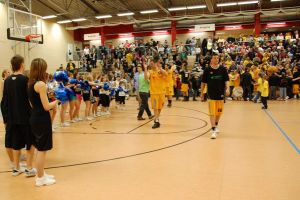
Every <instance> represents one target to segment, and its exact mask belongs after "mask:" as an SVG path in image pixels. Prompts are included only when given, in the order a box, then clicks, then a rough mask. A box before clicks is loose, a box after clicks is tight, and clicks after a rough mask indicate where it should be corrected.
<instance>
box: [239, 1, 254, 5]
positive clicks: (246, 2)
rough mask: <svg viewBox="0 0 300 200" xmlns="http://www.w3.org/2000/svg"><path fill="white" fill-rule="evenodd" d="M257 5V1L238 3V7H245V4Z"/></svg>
mask: <svg viewBox="0 0 300 200" xmlns="http://www.w3.org/2000/svg"><path fill="white" fill-rule="evenodd" d="M255 3H258V1H242V2H238V5H247V4H255Z"/></svg>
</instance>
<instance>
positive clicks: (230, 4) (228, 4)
mask: <svg viewBox="0 0 300 200" xmlns="http://www.w3.org/2000/svg"><path fill="white" fill-rule="evenodd" d="M236 5H237V2H231V3H218V4H217V7H225V6H236Z"/></svg>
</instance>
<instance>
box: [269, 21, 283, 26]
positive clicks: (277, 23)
mask: <svg viewBox="0 0 300 200" xmlns="http://www.w3.org/2000/svg"><path fill="white" fill-rule="evenodd" d="M285 24H286V23H285V22H273V23H268V24H267V25H268V26H276V25H285Z"/></svg>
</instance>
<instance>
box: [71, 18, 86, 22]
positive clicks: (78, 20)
mask: <svg viewBox="0 0 300 200" xmlns="http://www.w3.org/2000/svg"><path fill="white" fill-rule="evenodd" d="M85 20H86V18H78V19H72V21H73V22H82V21H85Z"/></svg>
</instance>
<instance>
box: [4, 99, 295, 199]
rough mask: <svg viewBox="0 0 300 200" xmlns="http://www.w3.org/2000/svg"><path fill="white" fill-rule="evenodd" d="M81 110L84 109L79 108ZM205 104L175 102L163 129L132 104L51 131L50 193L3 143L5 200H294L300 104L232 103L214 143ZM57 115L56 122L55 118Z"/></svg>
mask: <svg viewBox="0 0 300 200" xmlns="http://www.w3.org/2000/svg"><path fill="white" fill-rule="evenodd" d="M82 108H83V109H84V106H82ZM207 110H208V109H207V103H200V102H192V101H190V102H176V101H175V102H174V103H173V107H172V108H167V107H165V108H164V109H163V111H162V116H161V124H162V126H161V128H160V129H157V130H152V129H151V126H152V121H149V120H146V121H142V122H141V121H137V120H136V115H137V103H136V101H135V100H134V98H131V99H130V100H129V101H127V105H126V109H125V110H115V109H114V108H113V109H112V115H111V116H110V117H100V118H97V119H96V121H92V122H80V123H76V124H73V125H72V126H71V127H68V128H60V129H58V130H57V131H56V132H55V133H54V149H53V150H52V151H50V152H49V154H48V157H47V158H48V159H47V168H48V170H47V172H48V173H49V174H53V175H55V176H56V180H57V183H56V184H55V185H53V186H48V187H40V188H37V187H35V186H34V178H25V177H24V176H23V175H20V176H18V177H12V175H11V173H10V172H8V170H9V163H8V159H7V156H6V154H5V149H4V128H3V126H2V127H1V134H0V135H1V136H0V143H1V147H0V155H1V159H0V180H1V181H0V199H1V200H19V199H22V200H27V199H28V200H29V199H30V200H32V199H34V200H35V199H36V200H67V199H68V200H69V199H72V200H83V199H84V200H90V199H107V200H108V199H113V200H117V199H120V200H156V199H157V200H177V199H178V200H185V199H188V200H200V199H203V200H248V199H249V200H298V199H299V198H300V187H299V184H300V159H299V158H300V157H299V155H300V150H299V147H300V134H299V124H300V118H299V113H300V101H299V100H290V101H288V102H271V101H269V110H268V111H264V110H261V108H260V105H259V104H253V103H251V102H236V101H228V102H227V103H226V104H225V113H224V115H223V116H222V118H221V122H220V126H219V127H220V130H221V133H220V135H219V137H218V138H217V139H216V140H211V139H210V138H209V136H210V134H209V133H208V131H209V129H210V125H209V118H208V115H207ZM57 118H58V117H57Z"/></svg>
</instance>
